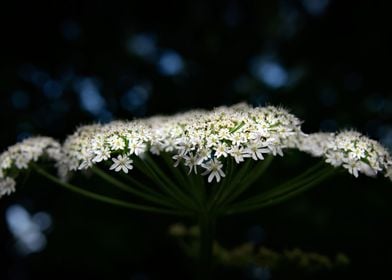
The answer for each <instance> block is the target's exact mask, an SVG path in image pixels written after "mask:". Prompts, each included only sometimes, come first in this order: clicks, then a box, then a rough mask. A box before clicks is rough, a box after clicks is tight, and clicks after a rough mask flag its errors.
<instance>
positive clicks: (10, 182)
mask: <svg viewBox="0 0 392 280" xmlns="http://www.w3.org/2000/svg"><path fill="white" fill-rule="evenodd" d="M14 191H15V180H14V179H12V178H10V177H6V178H4V179H0V197H2V196H4V195H10V194H11V193H12V192H14Z"/></svg>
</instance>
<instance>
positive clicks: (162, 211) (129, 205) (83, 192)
mask: <svg viewBox="0 0 392 280" xmlns="http://www.w3.org/2000/svg"><path fill="white" fill-rule="evenodd" d="M33 168H34V169H35V170H36V171H37V172H38V173H39V174H41V175H43V176H44V177H46V178H47V179H49V180H50V181H52V182H54V183H56V184H58V185H60V186H62V187H64V188H66V189H68V190H70V191H72V192H74V193H77V194H80V195H82V196H84V197H88V198H90V199H93V200H96V201H100V202H104V203H108V204H111V205H115V206H120V207H124V208H129V209H134V210H141V211H146V212H152V213H160V214H169V215H176V216H182V215H185V216H186V215H187V214H185V213H181V212H177V211H172V210H168V209H162V208H156V207H151V206H146V205H141V204H135V203H130V202H126V201H122V200H119V199H115V198H111V197H107V196H105V195H101V194H97V193H94V192H90V191H87V190H84V189H82V188H79V187H76V186H74V185H72V184H70V183H67V182H63V181H61V180H60V179H58V178H57V177H55V176H53V175H51V174H49V173H48V172H46V171H45V170H44V169H42V168H40V167H38V166H37V165H33Z"/></svg>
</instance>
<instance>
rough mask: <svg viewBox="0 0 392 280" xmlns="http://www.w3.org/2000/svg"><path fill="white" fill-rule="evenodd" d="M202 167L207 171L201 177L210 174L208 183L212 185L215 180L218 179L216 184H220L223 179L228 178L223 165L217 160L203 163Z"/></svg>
mask: <svg viewBox="0 0 392 280" xmlns="http://www.w3.org/2000/svg"><path fill="white" fill-rule="evenodd" d="M201 166H202V167H203V168H205V169H206V171H204V172H203V173H202V174H201V175H203V176H204V175H207V174H210V175H209V176H208V183H211V182H212V180H213V179H214V178H215V179H216V182H217V183H219V182H220V180H221V177H225V176H226V175H225V173H224V172H223V170H222V167H223V164H222V163H221V162H220V161H219V160H217V159H211V160H210V161H208V162H207V163H203V164H202V165H201Z"/></svg>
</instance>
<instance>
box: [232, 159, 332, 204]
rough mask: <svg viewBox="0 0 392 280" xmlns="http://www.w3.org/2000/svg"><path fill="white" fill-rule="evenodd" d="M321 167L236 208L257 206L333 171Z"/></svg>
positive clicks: (242, 202)
mask: <svg viewBox="0 0 392 280" xmlns="http://www.w3.org/2000/svg"><path fill="white" fill-rule="evenodd" d="M323 165H324V164H323ZM320 166H322V165H317V168H318V169H319V170H317V171H316V168H314V167H312V168H310V169H308V170H307V171H305V172H303V173H302V174H300V175H298V176H296V177H295V178H293V179H291V180H289V181H287V182H285V183H283V184H280V185H278V186H275V187H273V188H272V189H271V190H269V191H266V192H263V193H261V194H259V195H256V196H254V197H251V198H249V199H247V200H244V201H241V202H239V203H237V204H234V206H243V205H249V204H257V203H259V202H260V201H264V200H266V199H269V198H270V197H274V196H277V195H281V194H284V193H286V192H289V191H292V190H293V189H296V188H297V187H300V186H302V185H304V184H307V183H309V182H311V181H313V180H315V179H317V178H319V177H320V176H323V174H325V173H326V172H328V171H330V170H331V167H330V166H327V167H324V168H320ZM309 170H312V171H315V172H314V173H313V174H311V172H309ZM306 175H307V176H306ZM234 206H233V207H234Z"/></svg>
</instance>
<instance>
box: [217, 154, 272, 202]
mask: <svg viewBox="0 0 392 280" xmlns="http://www.w3.org/2000/svg"><path fill="white" fill-rule="evenodd" d="M273 158H274V157H273V156H272V155H268V156H267V158H265V159H264V160H263V161H260V162H259V163H258V164H257V165H256V166H255V168H253V169H252V170H251V174H244V175H245V176H243V177H242V178H240V179H239V180H237V181H236V182H233V183H234V184H235V186H236V188H235V189H234V191H233V192H231V193H229V194H228V195H227V196H226V198H225V199H223V200H221V201H220V207H224V206H225V205H228V204H229V203H230V202H232V201H233V200H235V199H236V198H237V197H239V196H240V195H241V194H243V193H244V192H245V191H246V190H247V189H248V188H249V187H251V186H252V184H253V183H254V182H256V180H257V179H259V178H260V177H261V176H262V175H263V174H264V172H265V171H266V170H267V169H268V167H269V166H270V165H271V163H272V160H273Z"/></svg>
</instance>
